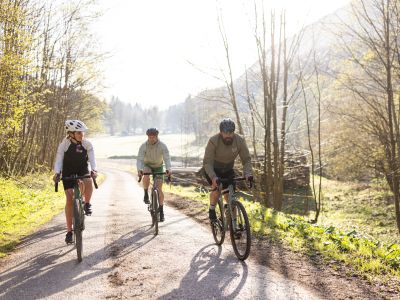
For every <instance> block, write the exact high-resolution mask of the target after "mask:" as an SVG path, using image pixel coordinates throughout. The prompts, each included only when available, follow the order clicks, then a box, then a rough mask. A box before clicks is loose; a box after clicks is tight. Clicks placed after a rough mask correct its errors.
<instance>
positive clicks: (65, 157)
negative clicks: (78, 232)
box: [53, 120, 97, 244]
mask: <svg viewBox="0 0 400 300" xmlns="http://www.w3.org/2000/svg"><path fill="white" fill-rule="evenodd" d="M87 129H88V128H87V127H86V125H85V123H83V122H82V121H79V120H67V121H65V130H66V131H67V136H66V137H65V138H64V139H63V141H62V142H61V143H60V145H59V146H58V149H57V155H56V161H55V164H54V172H55V175H54V177H53V180H54V181H55V182H58V181H59V180H60V178H61V174H62V177H68V176H71V175H78V176H84V175H89V174H91V175H92V177H96V176H97V172H96V160H95V157H94V151H93V146H92V144H91V143H90V142H89V141H88V140H86V139H85V137H84V136H85V134H84V133H85V131H86V130H87ZM88 162H90V167H91V172H89V165H88ZM73 185H74V183H73V182H72V181H63V186H64V191H65V196H66V205H65V217H66V222H67V234H66V237H65V242H66V243H67V244H70V243H73V239H72V217H73V196H74V189H73ZM81 190H82V194H83V198H84V200H85V205H84V210H85V214H86V215H91V214H92V208H91V206H92V205H91V204H90V199H91V197H92V192H93V185H92V179H91V178H85V179H83V184H82V185H81Z"/></svg>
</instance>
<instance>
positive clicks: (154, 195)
mask: <svg viewBox="0 0 400 300" xmlns="http://www.w3.org/2000/svg"><path fill="white" fill-rule="evenodd" d="M166 174H167V173H166V172H155V173H153V172H152V173H143V174H142V176H139V179H138V182H140V181H142V178H143V176H144V175H153V184H152V188H151V201H150V203H149V204H148V206H147V210H148V211H149V212H150V215H151V220H152V224H151V227H153V226H154V235H158V222H159V206H160V205H159V204H160V195H159V191H158V188H157V185H156V184H155V183H156V177H157V176H159V175H166ZM168 181H171V177H170V176H168Z"/></svg>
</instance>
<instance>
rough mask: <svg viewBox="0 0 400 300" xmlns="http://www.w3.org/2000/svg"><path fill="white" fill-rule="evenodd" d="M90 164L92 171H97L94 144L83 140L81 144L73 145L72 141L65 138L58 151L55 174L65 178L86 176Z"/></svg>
mask: <svg viewBox="0 0 400 300" xmlns="http://www.w3.org/2000/svg"><path fill="white" fill-rule="evenodd" d="M88 162H89V163H90V168H91V170H96V160H95V158H94V151H93V146H92V143H91V142H89V141H88V140H83V141H82V142H81V143H80V142H78V143H76V144H75V143H73V142H72V141H71V140H70V139H68V138H65V139H64V140H63V141H62V142H61V143H60V145H59V146H58V149H57V155H56V162H55V164H54V172H55V173H57V174H59V173H62V174H63V176H70V175H72V174H78V175H81V174H82V173H84V172H85V173H84V174H82V175H85V174H87V173H89V166H88Z"/></svg>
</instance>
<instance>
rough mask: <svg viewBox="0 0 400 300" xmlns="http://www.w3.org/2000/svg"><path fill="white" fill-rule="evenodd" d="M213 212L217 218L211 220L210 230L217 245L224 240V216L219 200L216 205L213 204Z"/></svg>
mask: <svg viewBox="0 0 400 300" xmlns="http://www.w3.org/2000/svg"><path fill="white" fill-rule="evenodd" d="M215 213H216V215H217V220H216V221H211V231H212V234H213V237H214V241H215V243H216V244H217V245H222V243H223V242H224V240H225V226H224V224H225V216H224V211H223V205H222V203H221V201H218V202H217V205H216V206H215Z"/></svg>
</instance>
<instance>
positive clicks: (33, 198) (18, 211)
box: [0, 174, 65, 257]
mask: <svg viewBox="0 0 400 300" xmlns="http://www.w3.org/2000/svg"><path fill="white" fill-rule="evenodd" d="M0 186H1V189H0V257H2V256H4V255H6V253H8V252H10V251H12V250H13V249H14V247H15V246H16V245H17V244H18V242H19V240H20V239H21V238H22V237H23V236H25V235H27V234H29V233H31V232H33V231H34V230H35V229H36V228H37V227H39V226H40V225H42V224H44V223H46V222H48V221H49V220H50V219H51V218H52V217H53V216H54V215H57V214H59V213H60V212H61V211H62V210H63V208H64V205H65V195H64V193H63V192H62V189H61V191H60V192H59V193H55V192H54V185H53V182H52V179H51V175H50V174H41V175H38V174H35V175H31V176H26V177H23V178H19V179H18V181H16V180H12V179H4V178H0Z"/></svg>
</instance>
